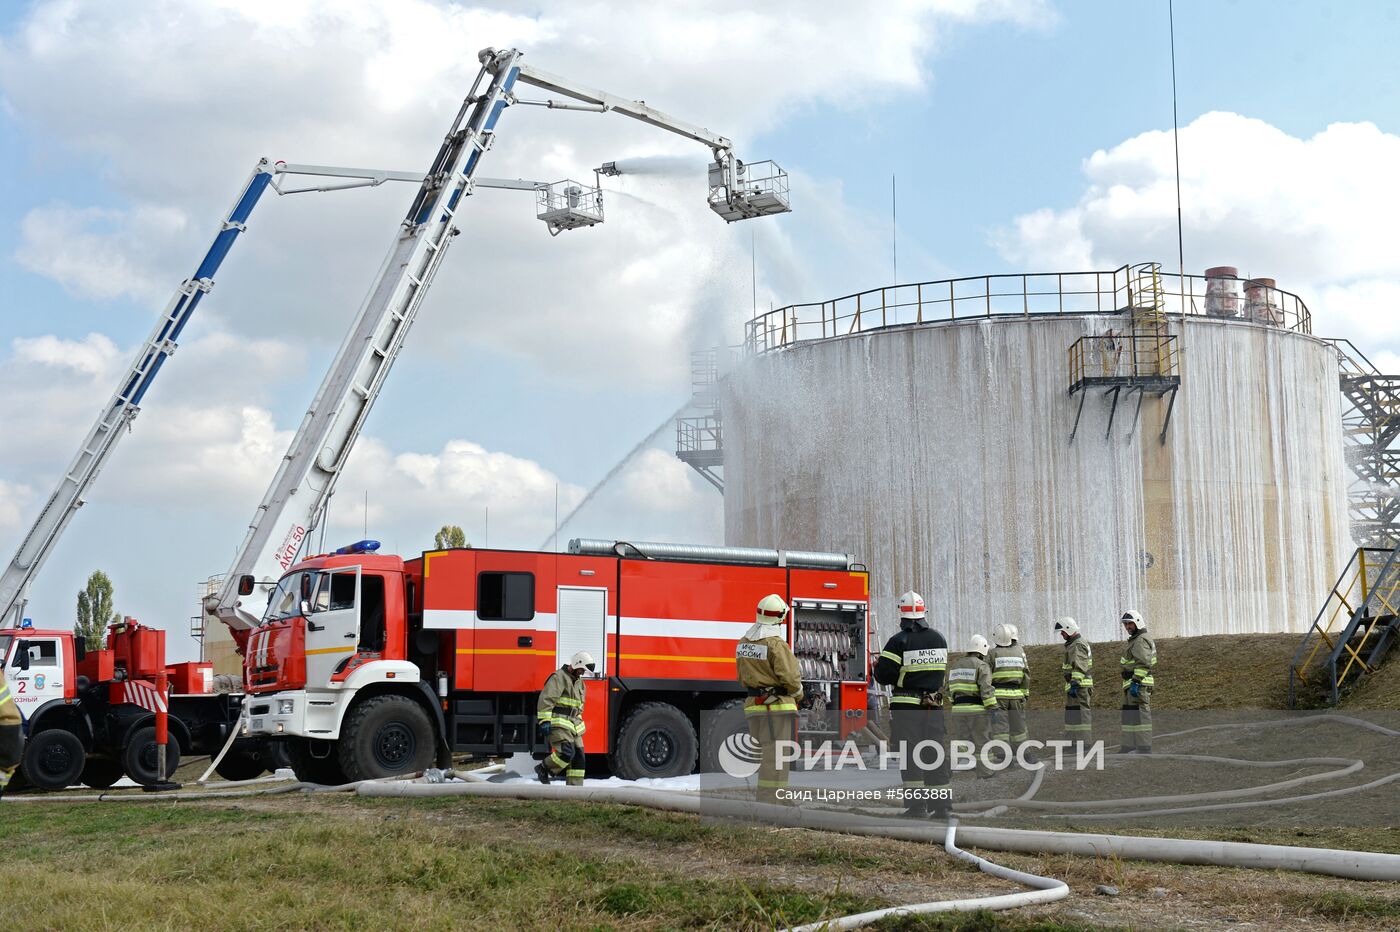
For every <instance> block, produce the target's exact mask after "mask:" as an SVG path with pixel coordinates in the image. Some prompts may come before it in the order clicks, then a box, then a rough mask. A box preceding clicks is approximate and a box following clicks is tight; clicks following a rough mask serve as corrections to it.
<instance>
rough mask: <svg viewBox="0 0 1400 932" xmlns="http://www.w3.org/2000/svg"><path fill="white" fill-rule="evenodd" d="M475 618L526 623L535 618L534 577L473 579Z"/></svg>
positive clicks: (514, 575)
mask: <svg viewBox="0 0 1400 932" xmlns="http://www.w3.org/2000/svg"><path fill="white" fill-rule="evenodd" d="M476 617H478V618H480V619H481V620H483V621H530V620H531V619H533V618H534V617H535V574H534V573H481V574H480V575H478V576H477V578H476Z"/></svg>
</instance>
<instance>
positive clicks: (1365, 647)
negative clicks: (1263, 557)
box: [1288, 547, 1400, 709]
mask: <svg viewBox="0 0 1400 932" xmlns="http://www.w3.org/2000/svg"><path fill="white" fill-rule="evenodd" d="M1397 639H1400V547H1395V548H1391V549H1385V548H1381V547H1358V548H1357V550H1356V553H1355V554H1353V555H1352V558H1351V561H1350V562H1349V563H1348V564H1347V567H1346V569H1345V570H1343V571H1342V575H1341V576H1340V577H1338V579H1337V583H1336V585H1334V586H1333V587H1332V591H1331V592H1330V593H1328V596H1327V601H1326V602H1324V603H1323V606H1322V610H1321V611H1320V612H1318V613H1317V617H1316V618H1315V619H1314V620H1313V623H1312V627H1311V628H1310V629H1308V633H1307V634H1306V635H1304V637H1303V641H1302V643H1300V644H1299V645H1298V649H1297V650H1296V651H1294V653H1293V661H1292V663H1291V664H1290V666H1289V668H1288V707H1289V708H1290V709H1292V708H1297V707H1298V705H1299V703H1300V702H1301V703H1303V704H1304V705H1307V704H1310V702H1311V701H1312V700H1321V701H1323V702H1326V703H1327V704H1328V705H1333V706H1335V705H1336V704H1337V703H1338V702H1340V701H1341V698H1342V694H1343V693H1344V692H1345V691H1346V690H1347V689H1349V688H1350V687H1352V686H1354V685H1356V683H1358V682H1359V681H1360V680H1361V679H1362V678H1363V677H1365V676H1366V675H1368V674H1370V673H1374V672H1375V670H1376V668H1377V667H1379V666H1380V665H1381V664H1382V663H1383V662H1384V661H1385V658H1386V655H1387V654H1388V653H1389V652H1390V649H1391V648H1392V647H1393V646H1394V645H1395V642H1396V640H1397Z"/></svg>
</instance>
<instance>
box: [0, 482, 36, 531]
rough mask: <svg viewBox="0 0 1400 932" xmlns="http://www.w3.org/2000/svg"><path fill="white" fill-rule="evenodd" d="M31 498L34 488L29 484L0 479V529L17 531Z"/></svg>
mask: <svg viewBox="0 0 1400 932" xmlns="http://www.w3.org/2000/svg"><path fill="white" fill-rule="evenodd" d="M33 498H34V490H33V489H31V488H30V487H29V486H27V485H20V484H19V483H16V482H6V481H5V480H3V479H0V531H4V532H6V533H8V532H10V531H18V530H19V529H20V527H21V521H22V520H23V516H24V514H25V510H26V509H27V508H28V506H29V503H30V501H31V500H32V499H33Z"/></svg>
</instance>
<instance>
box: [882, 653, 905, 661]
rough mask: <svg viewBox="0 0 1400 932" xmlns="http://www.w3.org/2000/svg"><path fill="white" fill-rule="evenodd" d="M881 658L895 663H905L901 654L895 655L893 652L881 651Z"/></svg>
mask: <svg viewBox="0 0 1400 932" xmlns="http://www.w3.org/2000/svg"><path fill="white" fill-rule="evenodd" d="M880 656H881V657H884V658H885V659H886V660H893V661H894V662H895V663H903V662H904V658H903V657H901V656H900V655H899V654H896V653H894V652H893V651H888V650H882V651H880Z"/></svg>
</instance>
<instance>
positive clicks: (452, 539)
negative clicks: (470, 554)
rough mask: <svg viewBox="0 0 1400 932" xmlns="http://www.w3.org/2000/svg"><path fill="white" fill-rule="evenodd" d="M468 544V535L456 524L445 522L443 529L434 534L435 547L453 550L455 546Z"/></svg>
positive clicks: (436, 548)
mask: <svg viewBox="0 0 1400 932" xmlns="http://www.w3.org/2000/svg"><path fill="white" fill-rule="evenodd" d="M465 546H467V535H466V534H465V533H463V531H462V529H461V528H459V527H458V526H457V525H455V524H444V525H443V526H442V529H441V530H439V531H438V532H437V533H436V534H434V535H433V549H435V550H451V549H452V548H454V547H465Z"/></svg>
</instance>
